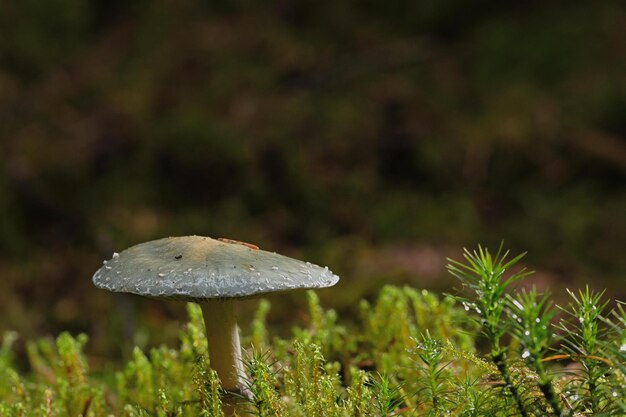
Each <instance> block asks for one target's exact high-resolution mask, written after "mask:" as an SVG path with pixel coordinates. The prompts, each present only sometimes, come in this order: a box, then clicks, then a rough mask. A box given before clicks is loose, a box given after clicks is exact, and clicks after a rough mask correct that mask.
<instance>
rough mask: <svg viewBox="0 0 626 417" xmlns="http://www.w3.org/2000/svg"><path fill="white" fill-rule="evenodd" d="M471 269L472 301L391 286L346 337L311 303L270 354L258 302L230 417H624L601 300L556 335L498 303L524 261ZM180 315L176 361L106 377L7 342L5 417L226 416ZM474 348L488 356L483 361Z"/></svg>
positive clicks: (583, 299) (68, 349)
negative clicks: (564, 364) (245, 394)
mask: <svg viewBox="0 0 626 417" xmlns="http://www.w3.org/2000/svg"><path fill="white" fill-rule="evenodd" d="M467 255H468V257H467V258H466V261H467V262H468V263H467V264H463V263H460V262H453V263H452V264H451V267H450V268H451V271H452V272H453V273H455V274H456V275H457V276H459V278H460V279H461V281H462V282H463V284H464V286H466V287H468V286H469V288H470V289H474V290H476V291H474V293H468V295H467V297H466V298H461V297H456V298H453V297H450V296H444V297H441V296H437V295H435V294H432V293H429V292H426V291H419V290H415V289H413V288H408V287H405V288H399V287H392V286H387V287H384V288H383V289H382V290H381V292H380V294H379V295H378V298H377V299H376V300H375V301H373V302H371V303H370V302H367V301H362V302H361V304H360V307H361V309H360V311H361V320H360V322H359V323H358V324H355V325H350V326H349V325H344V324H342V321H341V318H340V317H338V315H337V313H336V312H335V311H333V310H328V309H325V308H324V307H323V306H322V305H321V304H320V301H319V298H318V297H317V295H316V294H315V293H313V292H309V293H308V302H309V312H308V320H307V322H306V323H302V325H301V326H300V327H297V328H294V329H293V332H292V336H291V337H288V338H286V339H282V338H274V339H273V340H271V341H270V335H269V334H268V331H267V328H266V325H265V318H266V316H267V313H268V311H269V310H270V307H271V306H270V304H269V302H267V301H263V302H261V303H260V304H259V307H258V311H257V313H256V315H255V319H254V322H253V325H252V327H251V335H250V339H249V340H251V342H252V343H251V345H249V346H244V348H246V350H247V352H246V359H245V361H246V363H245V369H246V373H247V381H246V383H247V387H248V389H249V392H250V393H251V395H250V398H249V399H243V398H241V399H239V403H240V405H239V406H238V407H237V408H236V410H237V413H238V414H239V415H246V414H248V415H258V416H261V417H274V416H302V417H326V416H342V417H350V416H355V417H360V416H387V415H403V416H421V415H427V416H431V415H432V416H440V415H441V416H443V415H459V416H510V415H529V416H544V415H559V414H560V415H583V414H588V413H595V414H602V415H623V413H624V411H625V410H626V401H625V400H624V397H625V394H626V390H625V389H624V387H625V386H626V374H625V369H626V366H624V359H625V358H624V351H625V350H626V349H624V346H625V344H624V340H626V337H625V336H624V335H625V334H626V314H624V310H623V309H622V308H618V309H617V310H615V311H614V312H610V313H609V314H605V310H606V309H605V307H606V303H605V302H604V301H602V294H596V293H592V292H590V291H586V292H581V293H579V294H574V293H572V300H573V301H572V302H571V304H570V305H569V306H568V307H567V308H564V309H563V310H564V312H565V313H567V316H566V317H564V318H563V319H561V321H560V322H558V323H556V324H555V323H553V318H554V317H555V315H554V311H553V308H552V307H550V305H551V304H550V300H549V298H548V297H547V296H540V295H539V294H537V293H536V291H534V290H533V291H531V292H525V291H522V292H521V293H518V294H510V295H507V296H506V297H505V294H506V292H505V290H506V285H507V283H508V282H511V281H510V280H511V279H517V278H519V279H521V278H523V276H524V275H525V273H524V272H521V273H519V274H517V275H514V276H513V277H512V278H511V276H510V275H509V278H508V279H509V281H506V280H505V281H503V280H504V274H503V273H504V270H506V269H508V268H510V267H512V266H513V264H514V263H515V261H516V260H518V259H519V257H517V258H514V259H513V261H509V262H505V260H504V259H505V257H504V256H495V257H492V256H491V255H490V254H489V252H488V251H487V250H485V249H482V248H480V249H479V250H478V252H468V253H467ZM485 291H490V294H486V293H485ZM458 301H462V302H463V304H460V303H459V302H458ZM468 309H469V311H468ZM187 311H188V315H189V322H188V323H187V324H186V325H185V326H184V327H183V328H182V330H181V332H180V345H179V346H178V347H176V348H172V347H167V346H161V347H158V348H153V349H151V350H150V351H148V352H144V351H142V350H141V349H139V348H135V349H134V351H133V353H132V357H131V358H130V360H129V361H128V362H127V363H126V364H125V365H123V366H121V367H120V368H119V370H118V371H117V372H115V376H114V377H112V376H111V375H109V374H107V373H106V372H104V373H103V372H98V373H96V372H93V371H92V370H90V368H89V360H88V357H87V356H85V353H84V350H85V347H86V345H87V337H86V336H85V335H78V336H76V337H73V336H71V335H70V334H69V333H62V334H61V335H59V337H58V338H57V339H56V341H52V340H48V339H42V340H37V341H32V342H28V343H27V345H26V350H27V353H28V360H29V363H30V371H29V372H28V373H26V374H21V373H20V372H18V371H17V370H16V366H15V364H14V360H13V348H12V345H13V342H14V341H15V339H16V335H15V334H14V333H6V334H5V335H4V338H3V343H2V345H0V417H13V416H24V415H29V416H30V415H33V416H46V417H49V416H90V417H99V416H102V417H108V416H110V415H114V416H128V417H130V416H138V417H139V416H159V417H172V416H181V417H184V416H189V417H191V416H198V415H199V416H206V417H209V416H210V417H213V416H215V417H219V416H222V415H224V410H230V409H229V408H228V407H227V406H223V403H225V404H231V403H232V400H233V399H232V398H229V399H228V401H227V402H225V401H224V400H225V398H224V397H223V396H224V393H223V392H222V390H221V388H220V384H219V379H218V377H217V375H216V373H215V372H214V371H213V370H211V368H210V361H209V358H208V356H207V344H206V339H205V337H204V330H203V329H204V326H203V323H202V312H201V310H200V308H199V307H198V306H197V305H195V304H189V305H188V309H187ZM568 317H569V318H568ZM570 318H571V319H570ZM544 326H545V327H544ZM548 329H550V330H548ZM553 333H554V334H553ZM483 338H485V339H487V346H488V347H489V348H490V350H489V351H487V352H482V351H481V349H480V346H484V345H485V343H483V342H484V340H483ZM555 341H556V342H558V343H557V344H555ZM559 344H560V345H559ZM547 352H550V353H547ZM558 360H567V361H568V362H571V361H573V362H577V363H578V364H579V365H580V367H579V368H580V371H574V372H573V373H572V372H568V373H564V372H555V371H561V370H562V369H560V368H558V366H559V365H558V363H559V362H558ZM553 364H554V366H555V367H556V368H550V367H549V365H553ZM109 381H114V382H109ZM231 395H232V394H231Z"/></svg>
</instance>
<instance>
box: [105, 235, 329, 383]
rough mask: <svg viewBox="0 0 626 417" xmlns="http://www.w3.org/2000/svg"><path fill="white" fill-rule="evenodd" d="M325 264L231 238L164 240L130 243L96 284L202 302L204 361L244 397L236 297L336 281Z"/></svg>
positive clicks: (115, 256)
mask: <svg viewBox="0 0 626 417" xmlns="http://www.w3.org/2000/svg"><path fill="white" fill-rule="evenodd" d="M338 280H339V277H338V276H337V275H334V274H333V273H332V272H331V271H330V270H329V269H328V267H324V268H322V267H320V266H318V265H314V264H311V263H310V262H302V261H299V260H296V259H293V258H289V257H286V256H283V255H279V254H276V253H274V252H267V251H264V250H260V249H258V247H256V246H254V245H251V244H248V243H244V242H238V241H234V240H230V239H217V240H216V239H211V238H209V237H203V236H183V237H169V238H164V239H158V240H153V241H150V242H145V243H141V244H138V245H135V246H132V247H130V248H128V249H126V250H124V251H122V252H120V253H114V254H113V257H112V258H111V259H110V260H108V261H104V265H103V266H102V267H101V268H100V269H98V271H96V273H95V274H94V276H93V283H94V285H95V286H96V287H98V288H103V289H106V290H109V291H114V292H127V293H132V294H137V295H142V296H146V297H153V298H166V299H174V300H183V301H193V302H197V303H199V304H200V306H201V307H202V314H203V316H204V323H205V326H206V337H207V341H208V346H209V358H210V363H211V368H213V369H214V370H215V371H216V372H217V374H218V376H219V378H220V380H221V382H222V387H223V389H224V390H225V391H227V392H231V393H233V392H234V393H237V392H238V393H243V394H247V393H246V390H245V385H244V378H245V374H244V370H243V362H242V359H241V347H240V342H239V329H238V327H237V321H236V317H235V310H234V302H235V300H237V299H241V298H248V297H253V296H258V295H260V294H267V293H273V292H281V291H289V290H294V289H301V288H323V287H329V286H332V285H335V284H336V283H337V281H338Z"/></svg>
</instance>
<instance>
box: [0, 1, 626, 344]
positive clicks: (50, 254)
mask: <svg viewBox="0 0 626 417" xmlns="http://www.w3.org/2000/svg"><path fill="white" fill-rule="evenodd" d="M209 4H210V5H209ZM0 27H1V28H2V30H1V33H0V162H1V166H0V168H1V169H0V228H1V229H0V331H3V330H7V329H14V330H17V331H18V332H19V333H20V334H21V335H22V336H23V339H25V338H30V337H34V336H41V335H46V334H56V333H58V332H59V331H60V330H62V329H69V330H71V331H72V332H80V331H83V332H87V333H88V334H89V335H90V336H91V338H92V342H91V344H90V349H92V350H93V351H94V352H100V353H102V354H107V355H113V354H115V352H117V353H121V352H123V351H124V350H125V349H126V348H127V346H129V344H131V343H138V344H140V345H142V346H146V345H153V344H156V343H160V342H164V341H165V342H171V341H172V340H174V338H175V337H176V331H177V326H178V325H179V321H177V320H174V319H184V308H183V305H182V304H180V303H178V304H177V303H157V302H152V301H146V300H140V299H138V298H137V297H131V296H113V295H112V294H109V293H105V292H104V291H100V290H97V289H95V288H94V287H93V285H92V283H91V276H92V274H93V272H94V271H95V270H96V269H97V268H98V267H99V266H100V265H101V263H102V260H103V259H105V258H108V257H110V255H111V253H112V252H113V251H118V252H119V251H120V250H122V249H124V248H126V247H128V246H130V245H133V244H136V243H139V242H142V241H146V240H151V239H155V238H160V237H164V236H170V235H187V234H199V235H207V236H213V237H229V238H233V239H238V240H244V241H249V242H252V243H255V244H258V245H259V246H261V247H262V248H264V249H268V250H272V251H279V252H283V253H285V254H288V255H291V256H294V257H299V258H304V259H307V260H310V261H312V262H316V263H319V264H322V265H328V266H329V267H330V268H331V269H333V270H334V271H335V272H337V273H338V274H340V275H341V276H342V281H341V282H340V284H339V285H338V286H337V287H335V288H333V289H332V290H324V291H321V292H320V294H321V296H322V298H323V300H324V303H325V304H326V305H329V306H334V307H336V308H337V309H339V310H340V312H342V313H344V314H346V315H347V316H348V317H349V316H350V314H352V313H354V311H355V309H356V300H358V299H359V298H361V297H372V296H373V295H374V294H375V292H376V291H377V290H378V289H379V288H380V287H381V286H382V285H384V284H385V283H398V284H401V283H408V284H410V285H413V286H416V287H426V288H432V289H435V290H438V291H453V290H452V287H453V286H454V284H455V283H454V281H453V280H451V279H450V278H448V277H447V276H446V274H445V272H444V268H443V267H444V265H445V257H446V256H453V257H459V256H460V251H461V248H462V247H463V246H470V247H472V246H474V245H476V244H477V243H483V244H486V245H488V246H491V247H493V246H495V245H497V244H498V243H499V242H500V240H501V239H504V240H505V244H506V246H507V247H509V248H511V249H512V250H513V251H515V252H518V251H522V250H528V251H529V255H528V257H527V258H526V260H525V262H526V264H527V265H528V266H530V267H531V268H533V269H536V270H538V271H539V272H538V274H537V275H536V276H535V278H534V282H536V283H538V284H539V285H541V286H542V287H545V286H550V287H552V288H553V290H554V291H555V292H560V291H561V289H562V288H563V287H564V286H569V287H571V288H576V287H580V286H581V285H583V283H586V282H589V283H590V284H591V285H592V286H593V287H594V288H600V289H601V288H604V287H609V288H610V289H611V293H610V295H611V297H614V298H622V299H626V287H625V285H624V279H625V278H626V274H625V272H626V256H625V253H624V249H625V248H626V189H625V187H624V184H625V182H624V181H625V179H626V178H625V177H626V9H625V8H624V7H623V2H621V1H617V0H615V1H611V0H607V1H603V2H582V1H580V2H578V1H569V2H562V1H552V2H539V1H531V2H523V4H521V3H520V2H487V1H465V0H445V1H421V0H420V1H414V0H403V1H398V2H375V1H360V2H357V1H348V0H338V1H334V2H322V3H320V2H314V1H299V2H287V1H276V2H262V3H261V4H256V3H255V2H247V1H234V2H227V1H217V2H206V4H205V3H201V2H193V1H189V0H187V1H184V0H180V1H175V0H155V1H135V2H126V1H122V0H116V1H105V0H93V1H84V0H50V1H43V2H42V1H39V0H20V1H8V2H2V3H0ZM303 301H304V297H303V295H302V294H299V295H295V296H291V297H283V298H280V299H276V300H275V302H274V310H273V313H272V314H271V316H270V319H271V320H272V322H273V323H277V325H283V326H286V327H288V325H289V324H293V323H294V322H296V321H297V320H299V317H300V315H302V314H304V313H303V311H304V306H303V305H302V304H303ZM253 307H254V301H251V302H248V303H247V304H246V305H244V306H243V310H244V312H243V314H248V313H247V311H248V310H250V309H251V308H253ZM284 311H289V312H290V314H289V315H288V318H285V317H284V316H283V315H282V314H281V313H282V312H284ZM293 311H295V312H297V313H296V314H294V313H293ZM244 326H245V325H244ZM155 329H159V331H155ZM23 339H22V340H23Z"/></svg>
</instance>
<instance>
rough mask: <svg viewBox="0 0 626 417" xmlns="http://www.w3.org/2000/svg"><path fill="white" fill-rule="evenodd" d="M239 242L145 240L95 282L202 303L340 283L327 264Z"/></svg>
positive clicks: (200, 238)
mask: <svg viewBox="0 0 626 417" xmlns="http://www.w3.org/2000/svg"><path fill="white" fill-rule="evenodd" d="M234 242H235V241H229V240H216V239H211V238H209V237H203V236H182V237H168V238H164V239H158V240H153V241H150V242H145V243H140V244H138V245H135V246H132V247H130V248H128V249H126V250H124V251H122V252H120V253H119V254H118V253H114V254H113V257H112V258H111V259H110V260H108V261H104V265H103V266H102V267H101V268H100V269H98V270H97V271H96V273H95V274H94V276H93V283H94V285H95V286H96V287H98V288H103V289H106V290H109V291H114V292H128V293H132V294H138V295H143V296H147V297H164V298H173V299H178V300H187V301H199V300H202V299H207V298H244V297H252V296H255V295H259V294H266V293H271V292H278V291H288V290H292V289H299V288H323V287H330V286H332V285H335V284H336V283H337V281H339V277H338V276H337V275H335V274H333V273H332V272H331V271H330V270H329V269H328V267H324V268H322V267H320V266H318V265H314V264H312V263H310V262H302V261H299V260H297V259H293V258H289V257H287V256H283V255H279V254H277V253H274V252H267V251H264V250H259V249H255V247H254V246H253V245H247V244H243V243H234Z"/></svg>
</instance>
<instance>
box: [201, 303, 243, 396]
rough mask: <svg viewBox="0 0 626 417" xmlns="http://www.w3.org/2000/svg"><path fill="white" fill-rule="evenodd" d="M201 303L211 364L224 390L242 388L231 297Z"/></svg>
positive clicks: (233, 307) (238, 390) (239, 350)
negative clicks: (229, 298)
mask: <svg viewBox="0 0 626 417" xmlns="http://www.w3.org/2000/svg"><path fill="white" fill-rule="evenodd" d="M200 306H201V307H202V315H203V316H204V325H205V326H206V338H207V341H208V343H209V361H210V363H211V368H213V369H214V370H215V371H216V372H217V375H218V376H219V377H220V380H221V381H222V388H224V390H226V391H230V392H243V391H244V387H243V383H244V379H245V374H244V370H243V362H242V360H241V343H240V342H239V328H238V327H237V319H236V317H235V306H234V303H233V302H232V301H230V300H206V301H204V302H202V303H200Z"/></svg>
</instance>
